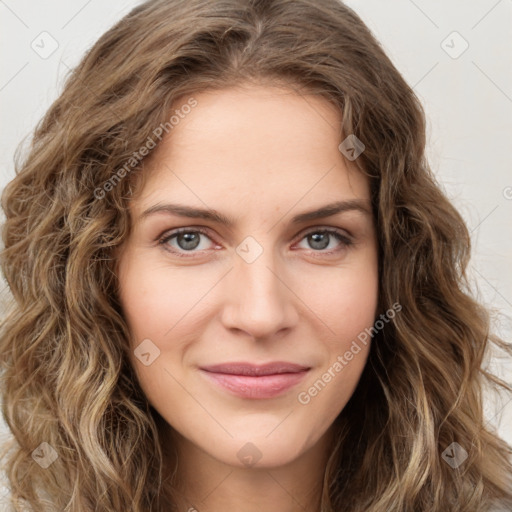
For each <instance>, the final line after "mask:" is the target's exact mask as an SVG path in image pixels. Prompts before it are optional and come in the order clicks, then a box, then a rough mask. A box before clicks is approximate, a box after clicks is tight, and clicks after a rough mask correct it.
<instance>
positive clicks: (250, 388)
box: [201, 370, 308, 399]
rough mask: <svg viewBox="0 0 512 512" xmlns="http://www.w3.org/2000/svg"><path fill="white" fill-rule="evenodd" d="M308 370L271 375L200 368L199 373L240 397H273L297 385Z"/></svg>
mask: <svg viewBox="0 0 512 512" xmlns="http://www.w3.org/2000/svg"><path fill="white" fill-rule="evenodd" d="M307 372H308V370H304V371H302V372H295V373H278V374H273V375H260V376H259V377H253V376H248V375H231V374H227V373H214V372H207V371H205V370H202V371H201V373H202V374H203V375H205V376H206V377H207V378H208V379H210V380H211V381H213V382H214V383H215V384H218V385H219V386H221V387H223V388H224V389H226V390H227V391H229V392H230V393H232V394H234V395H237V396H239V397H242V398H253V399H261V398H274V397H276V396H279V395H282V394H283V393H285V392H286V391H288V390H289V389H290V388H292V387H293V386H295V385H297V384H298V383H299V382H300V381H301V380H302V379H303V378H304V377H305V375H306V373H307Z"/></svg>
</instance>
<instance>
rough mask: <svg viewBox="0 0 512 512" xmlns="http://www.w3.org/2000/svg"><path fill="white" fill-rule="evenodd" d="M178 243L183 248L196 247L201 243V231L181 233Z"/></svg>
mask: <svg viewBox="0 0 512 512" xmlns="http://www.w3.org/2000/svg"><path fill="white" fill-rule="evenodd" d="M181 242H184V243H181ZM178 245H179V246H180V248H181V249H195V248H196V247H197V246H198V245H199V233H180V234H179V235H178Z"/></svg>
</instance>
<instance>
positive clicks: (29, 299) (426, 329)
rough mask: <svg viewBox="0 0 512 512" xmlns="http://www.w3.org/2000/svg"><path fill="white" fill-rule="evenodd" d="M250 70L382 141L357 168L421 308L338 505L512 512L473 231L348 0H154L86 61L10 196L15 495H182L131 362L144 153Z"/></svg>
mask: <svg viewBox="0 0 512 512" xmlns="http://www.w3.org/2000/svg"><path fill="white" fill-rule="evenodd" d="M244 84H258V85H267V86H274V85H275V86H284V87H288V88H290V89H292V90H294V91H296V92H297V93H300V94H303V93H305V94H313V95H317V96H320V97H322V98H325V99H326V100H327V101H329V102H330V103H331V104H332V105H333V106H335V107H336V108H337V109H339V110H340V112H341V114H342V127H341V131H342V133H343V134H345V136H346V135H349V134H353V135H355V136H356V137H357V138H359V139H360V140H361V141H362V142H363V143H364V144H365V146H366V148H365V150H364V152H363V153H362V154H361V155H360V156H359V158H357V160H355V163H356V165H357V166H358V168H359V169H360V171H361V172H364V173H365V174H366V175H367V176H368V179H369V182H370V188H371V197H372V204H373V210H374V218H375V222H376V226H377V237H378V247H379V249H378V251H379V309H380V310H382V311H384V310H386V309H388V308H389V307H390V305H391V304H393V303H396V302H398V303H399V304H400V305H401V306H402V310H401V312H400V314H397V315H396V316H395V318H394V320H393V321H392V322H389V323H388V324H386V325H385V327H384V329H382V330H381V331H379V332H378V333H377V334H376V335H375V336H374V339H373V342H372V344H371V349H370V354H369V356H368V361H367V364H366V366H365V369H364V371H363V373H362V375H361V378H360V381H359V383H358V385H357V388H356V390H355V392H354V394H353V396H352V397H351V399H350V400H349V402H348V403H347V405H346V407H345V408H344V409H343V411H342V412H341V413H340V415H339V416H338V417H337V419H336V422H335V426H336V436H335V437H336V443H335V446H333V450H332V452H331V454H330V458H329V461H328V464H327V466H326V470H325V476H324V483H323V491H322V508H321V510H322V512H332V511H341V510H350V511H352V512H362V511H365V512H388V511H390V510H392V511H394V512H395V511H396V512H400V511H404V512H405V511H414V512H422V511H432V512H433V511H439V512H445V511H447V510H450V511H452V510H453V511H467V512H480V511H486V510H488V509H489V507H491V506H494V505H495V504H499V505H503V506H506V507H508V508H509V509H512V485H511V480H512V479H511V475H512V466H511V454H512V448H511V447H510V446H509V445H508V444H507V443H506V442H505V441H504V440H502V439H501V438H500V437H499V435H498V433H497V431H496V430H495V429H494V428H493V427H491V426H490V425H489V424H487V423H486V420H485V417H484V416H485V415H484V410H483V390H484V385H490V386H492V387H493V388H495V389H498V388H499V389H500V390H504V391H505V392H507V393H508V392H510V391H512V389H511V388H510V387H509V386H508V385H507V384H506V383H505V382H504V381H503V380H501V379H499V378H498V377H497V376H496V375H494V374H492V373H490V372H489V371H488V369H486V368H485V367H484V362H485V357H486V355H487V354H488V353H489V350H490V348H491V347H493V346H494V347H496V348H501V349H503V350H505V351H507V353H509V354H510V353H512V347H511V346H510V345H509V344H507V343H505V341H503V340H501V339H500V338H498V337H497V336H494V335H492V334H491V333H490V323H491V322H490V315H489V313H488V311H487V310H486V309H484V307H483V306H482V305H480V304H479V303H478V302H477V301H476V300H475V299H474V298H473V295H472V293H471V289H470V282H469V280H468V277H467V274H466V268H467V265H468V260H469V257H470V237H469V233H468V230H467V228H466V226H465V223H464V221H463V219H462V218H461V216H460V214H459V213H458V212H457V211H456V209H455V208H454V207H453V206H452V204H451V203H450V201H449V200H448V199H447V198H446V196H445V194H444V192H443V191H442V189H441V187H440V185H439V184H438V183H437V182H436V179H435V177H434V176H433V173H432V171H431V169H430V167H429V164H428V162H427V160H426V157H425V146H426V128H425V114H424V111H423V108H422V106H421V104H420V102H419V100H418V98H417V97H416V95H415V93H414V92H413V90H412V89H411V87H410V86H409V85H408V84H407V83H406V82H405V80H404V79H403V78H402V76H401V75H400V73H399V72H398V71H397V69H396V68H395V66H394V65H393V64H392V62H391V61H390V59H389V58H388V57H387V56H386V54H385V52H384V51H383V49H382V47H381V46H380V44H379V43H378V41H377V40H376V39H375V37H374V36H373V35H372V33H371V32H370V31H369V29H368V28H367V27H366V26H365V24H364V23H363V22H362V21H361V19H360V18H359V17H358V16H357V15H356V14H355V13H354V12H353V11H352V10H351V9H350V8H348V7H347V6H345V5H344V4H342V3H341V2H339V1H337V0H321V1H320V0H216V1H213V0H210V1H205V0H153V1H148V2H145V3H143V4H141V5H139V6H137V7H135V8H134V9H133V10H132V11H131V12H130V13H129V14H128V15H126V16H125V17H124V18H123V19H121V20H120V21H119V22H118V23H117V24H116V25H115V26H113V27H112V28H111V29H110V30H108V31H107V32H106V33H105V34H104V35H103V36H102V37H101V38H100V39H99V40H98V41H97V42H96V44H94V45H93V46H92V48H91V49H90V50H89V51H88V52H87V54H86V55H85V56H84V58H83V60H82V61H81V62H80V64H79V65H78V66H77V67H76V68H75V69H74V70H73V71H72V72H71V73H70V74H69V75H68V77H67V78H66V83H65V84H64V88H63V92H62V94H61V95H60V97H59V98H58V99H57V100H56V101H55V102H54V103H53V105H52V106H51V107H50V108H49V110H48V111H47V113H46V115H45V116H44V117H43V119H42V120H41V121H40V123H39V124H38V126H37V127H36V129H35V131H34V135H33V137H32V140H31V142H30V148H29V151H27V154H26V156H25V157H24V158H23V159H21V158H18V157H19V154H17V159H16V176H15V178H14V179H13V180H12V181H11V182H10V183H9V184H8V185H7V186H6V188H5V190H4V192H3V195H2V207H3V210H4V212H5V216H6V221H5V224H4V227H3V242H4V249H3V252H2V254H1V266H2V270H3V273H4V275H5V278H6V281H7V283H8V285H9V288H10V291H11V294H12V299H11V305H10V308H9V312H8V315H7V316H6V318H5V319H4V321H3V322H2V325H1V333H0V353H1V361H2V388H1V398H2V412H3V417H4V419H5V421H6V423H7V425H8V427H9V429H10V431H11V432H12V436H13V439H12V441H11V443H10V444H9V445H8V446H7V447H6V448H5V449H4V456H3V458H4V461H5V467H6V474H7V477H8V479H9V484H10V487H11V496H12V498H11V499H12V504H13V506H14V507H15V510H16V511H18V510H24V508H23V507H25V506H30V507H31V509H33V510H37V511H41V510H51V511H54V510H66V511H70V512H79V511H80V512H82V511H95V512H112V511H113V510H116V511H121V510H130V511H134V512H147V511H158V512H160V511H163V510H171V509H173V505H174V501H173V499H172V489H173V485H172V484H173V478H172V477H173V471H172V468H170V469H171V470H170V471H169V472H166V471H165V449H164V443H163V435H162V422H163V420H162V418H161V417H160V416H159V415H158V413H157V412H156V411H155V410H154V409H153V408H152V407H151V406H150V404H149V403H148V400H147V399H146V397H145V395H144V393H143V392H142V390H141V388H140V387H139V384H138V382H137V378H136V376H135V373H134V370H133V369H132V367H131V365H130V363H129V359H128V355H129V350H130V346H129V341H128V340H129V339H130V332H129V329H128V327H127V323H126V321H125V318H124V315H123V311H122V309H121V306H120V302H119V298H118V296H119V293H118V292H119V283H118V279H117V275H116V268H117V267H116V265H117V259H116V250H118V249H119V248H120V247H121V245H122V244H123V242H124V241H125V240H126V239H127V236H128V235H129V234H130V230H131V219H130V215H129V210H128V206H129V204H130V200H132V199H133V197H134V195H135V193H136V192H137V190H140V184H141V182H140V181H139V179H140V178H141V177H143V176H144V172H147V169H146V171H144V166H145V165H146V163H147V160H146V158H140V157H137V156H136V155H140V154H139V153H137V151H139V150H140V148H142V147H144V146H145V145H146V146H147V144H148V140H149V138H151V139H152V141H153V142H154V138H155V129H156V128H157V127H161V126H168V125H165V123H168V121H169V115H170V113H171V112H172V108H173V107H174V106H175V105H177V104H178V103H179V101H181V100H182V99H183V98H193V95H194V94H198V93H200V92H202V91H215V90H223V89H226V88H229V87H238V86H243V85H244ZM134 158H135V161H134V160H133V159H134ZM127 162H131V163H130V166H129V168H127V167H126V163H127ZM121 169H124V172H120V170H121ZM143 171H144V172H143ZM128 174H129V175H128ZM114 175H115V176H117V178H116V179H115V180H113V177H114ZM107 182H108V183H109V184H110V185H107ZM43 442H45V443H48V444H49V445H50V446H51V447H52V448H53V449H54V450H55V451H56V453H57V454H58V457H57V459H56V460H55V461H54V462H53V463H52V464H51V465H50V466H48V467H47V468H42V467H41V466H40V465H39V464H36V463H35V462H34V460H35V459H34V458H33V452H34V450H36V449H37V448H38V447H39V446H40V445H41V443H43ZM453 442H456V443H458V444H459V445H460V446H461V447H463V448H464V449H465V450H466V451H467V454H468V455H467V459H466V460H465V462H464V463H463V464H462V465H460V466H459V467H458V468H452V467H450V465H449V464H447V463H446V462H445V461H444V460H443V458H442V456H441V455H442V452H443V450H445V449H446V448H447V447H448V446H449V445H450V444H451V443H453Z"/></svg>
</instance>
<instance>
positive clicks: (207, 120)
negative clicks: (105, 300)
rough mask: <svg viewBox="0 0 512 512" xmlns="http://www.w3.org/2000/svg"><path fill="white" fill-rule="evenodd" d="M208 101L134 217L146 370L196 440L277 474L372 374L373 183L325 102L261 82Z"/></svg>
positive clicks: (131, 294)
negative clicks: (366, 335) (368, 369)
mask: <svg viewBox="0 0 512 512" xmlns="http://www.w3.org/2000/svg"><path fill="white" fill-rule="evenodd" d="M194 98H195V100H196V101H197V105H196V106H195V107H194V108H193V109H191V110H190V109H188V110H187V111H188V112H189V113H188V114H187V115H186V116H182V118H180V120H179V123H178V124H176V125H175V126H174V127H173V129H172V131H170V132H169V134H168V135H167V137H166V138H164V139H163V140H162V143H161V144H160V145H159V146H158V147H157V148H156V149H155V150H154V153H153V154H152V155H151V161H150V167H149V169H146V170H145V172H147V173H148V174H147V181H146V182H145V183H144V187H143V189H142V191H141V192H140V194H138V195H137V196H136V198H134V200H133V201H132V204H131V206H130V212H131V215H132V219H133V226H134V227H133V231H132V233H131V235H130V237H129V238H128V240H127V241H126V243H125V244H124V246H123V247H122V250H121V253H120V256H119V259H118V277H119V280H120V299H121V303H122V307H123V311H124V314H125V317H126V320H127V322H128V325H129V328H130V331H131V334H132V338H131V340H130V343H131V348H132V351H131V364H132V365H133V367H134V368H135V371H136V374H137V377H138V379H139V382H140V385H141V387H142V389H143V391H144V393H145V394H146V396H147V398H148V400H149V401H150V403H151V404H152V406H153V407H154V408H155V409H156V410H157V411H158V412H159V413H160V415H161V416H162V417H163V418H164V419H165V420H166V421H167V423H168V424H169V425H170V427H171V428H170V430H171V432H174V433H176V434H177V436H179V438H181V439H183V440H184V442H186V443H188V444H190V445H191V446H194V447H195V448H198V449H200V450H202V451H203V452H205V453H207V454H208V455H210V456H211V457H213V458H215V459H217V460H218V461H222V462H224V463H226V464H230V465H234V466H239V467H241V466H243V465H245V466H247V465H248V464H257V465H258V466H260V467H276V466H279V465H283V464H288V463H290V462H292V461H293V460H294V459H296V458H297V457H299V456H300V455H302V454H304V453H305V452H307V451H308V450H310V449H312V448H314V447H315V446H318V445H319V443H320V441H321V440H322V439H326V438H327V437H326V436H327V435H328V433H329V427H331V425H332V423H333V421H334V420H335V418H336V416H337V415H338V414H339V413H340V411H341V410H342V409H343V407H344V406H345V404H346V403H347V401H348V400H349V398H350V396H351V395H352V393H353V391H354V389H355V387H356V384H357V382H358V380H359V377H360V375H361V372H362V370H363V368H364V365H365V363H366V359H367V355H368V351H369V347H370V344H369V342H367V343H366V344H364V343H361V342H358V349H356V348H354V343H353V342H354V340H356V341H357V339H358V338H357V337H358V335H360V333H362V332H364V329H365V328H369V327H371V326H372V325H373V323H374V321H375V316H376V308H377V298H378V297H377V292H378V272H377V243H376V236H375V228H374V222H373V218H372V214H371V204H370V190H369V184H368V180H367V178H366V177H365V176H364V175H363V174H362V173H361V172H360V171H358V170H357V169H356V167H355V166H354V164H353V162H349V161H346V160H344V158H343V156H342V154H341V153H340V150H339V149H338V146H339V144H340V142H342V140H343V139H342V134H341V129H340V126H341V116H340V113H339V111H338V110H337V109H336V108H335V107H334V106H332V105H331V104H330V103H328V102H327V101H326V100H324V99H322V98H319V97H316V96H305V95H302V96H301V95H299V94H297V93H295V92H294V91H292V90H289V89H281V88H274V87H264V86H253V85H251V86H246V87H244V88H233V89H226V90H222V91H209V92H205V93H202V94H198V95H196V96H195V97H194ZM328 205H332V207H330V208H328V209H326V210H324V209H325V208H326V206H328ZM322 210H324V211H322ZM315 212H316V213H315ZM349 352H350V353H351V354H352V356H351V357H350V355H349ZM340 367H341V368H340Z"/></svg>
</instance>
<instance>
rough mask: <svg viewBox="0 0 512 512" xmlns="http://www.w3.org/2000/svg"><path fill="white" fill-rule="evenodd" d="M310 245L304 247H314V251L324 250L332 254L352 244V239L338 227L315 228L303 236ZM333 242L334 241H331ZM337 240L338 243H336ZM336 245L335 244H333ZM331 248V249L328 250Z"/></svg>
mask: <svg viewBox="0 0 512 512" xmlns="http://www.w3.org/2000/svg"><path fill="white" fill-rule="evenodd" d="M302 240H305V241H306V243H307V244H308V245H309V247H302V248H305V249H308V248H309V249H313V251H314V252H322V253H325V254H332V253H336V252H338V251H341V250H343V249H344V248H346V247H349V246H350V245H352V243H353V242H352V240H351V239H350V238H349V237H348V236H347V235H345V234H344V233H342V232H341V231H338V230H337V229H318V228H317V229H315V230H313V231H309V232H308V233H306V234H305V235H304V236H303V238H302V239H301V241H302ZM331 242H333V243H331ZM336 242H338V243H337V245H336ZM333 245H334V246H333ZM326 249H330V250H326Z"/></svg>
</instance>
